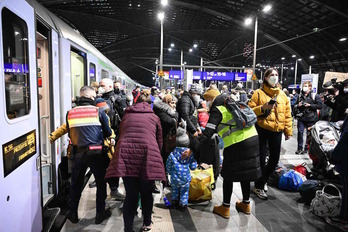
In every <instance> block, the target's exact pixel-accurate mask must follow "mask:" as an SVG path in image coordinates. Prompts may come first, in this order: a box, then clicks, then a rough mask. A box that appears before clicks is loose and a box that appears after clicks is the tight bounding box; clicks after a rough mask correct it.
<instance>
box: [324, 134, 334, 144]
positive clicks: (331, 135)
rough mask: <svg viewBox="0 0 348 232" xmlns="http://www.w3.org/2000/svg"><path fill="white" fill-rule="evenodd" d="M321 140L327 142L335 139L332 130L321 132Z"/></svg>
mask: <svg viewBox="0 0 348 232" xmlns="http://www.w3.org/2000/svg"><path fill="white" fill-rule="evenodd" d="M322 140H323V142H324V143H329V141H331V140H335V141H336V138H335V136H334V134H333V133H332V132H328V133H325V134H323V139H322Z"/></svg>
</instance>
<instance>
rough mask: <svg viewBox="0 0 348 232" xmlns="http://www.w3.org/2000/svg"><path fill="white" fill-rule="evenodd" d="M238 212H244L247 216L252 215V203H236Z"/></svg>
mask: <svg viewBox="0 0 348 232" xmlns="http://www.w3.org/2000/svg"><path fill="white" fill-rule="evenodd" d="M236 210H237V211H238V212H243V213H245V214H250V213H251V208H250V202H249V204H247V203H244V202H242V201H237V202H236Z"/></svg>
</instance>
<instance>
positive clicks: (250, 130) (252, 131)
mask: <svg viewBox="0 0 348 232" xmlns="http://www.w3.org/2000/svg"><path fill="white" fill-rule="evenodd" d="M216 108H218V110H219V111H220V113H221V115H222V121H221V122H220V124H219V125H218V127H217V132H218V134H219V135H220V137H221V138H222V140H223V141H224V144H225V146H224V147H225V148H226V147H229V146H231V145H233V144H235V143H239V142H241V141H243V140H245V139H248V138H251V137H253V136H255V135H257V131H256V128H255V126H251V127H246V128H244V129H243V130H236V123H235V121H234V119H233V115H232V114H231V113H230V112H229V111H228V110H227V108H226V107H225V106H217V107H216Z"/></svg>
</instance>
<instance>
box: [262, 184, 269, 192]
mask: <svg viewBox="0 0 348 232" xmlns="http://www.w3.org/2000/svg"><path fill="white" fill-rule="evenodd" d="M263 188H264V189H265V192H266V193H267V192H268V186H267V183H266V184H265V187H263Z"/></svg>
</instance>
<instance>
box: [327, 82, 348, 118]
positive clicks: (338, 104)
mask: <svg viewBox="0 0 348 232" xmlns="http://www.w3.org/2000/svg"><path fill="white" fill-rule="evenodd" d="M333 87H334V91H333V92H334V93H333V94H332V95H331V94H329V96H327V97H326V100H325V104H326V105H327V106H329V107H330V108H332V113H331V118H330V121H331V122H337V121H340V120H344V119H345V117H346V116H347V114H346V110H347V108H348V79H346V80H345V81H343V82H337V83H334V84H333Z"/></svg>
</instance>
